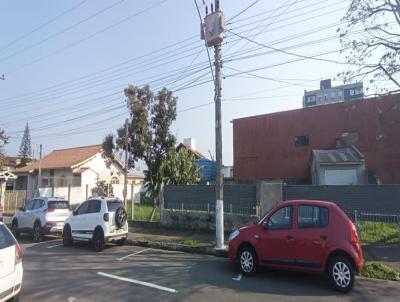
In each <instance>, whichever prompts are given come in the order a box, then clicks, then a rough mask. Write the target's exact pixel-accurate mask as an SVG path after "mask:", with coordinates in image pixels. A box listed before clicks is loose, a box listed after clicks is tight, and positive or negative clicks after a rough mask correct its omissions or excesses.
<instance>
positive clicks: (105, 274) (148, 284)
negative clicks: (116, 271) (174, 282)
mask: <svg viewBox="0 0 400 302" xmlns="http://www.w3.org/2000/svg"><path fill="white" fill-rule="evenodd" d="M97 274H98V275H100V276H103V277H107V278H111V279H117V280H120V281H125V282H129V283H133V284H137V285H143V286H147V287H151V288H155V289H158V290H162V291H166V292H169V293H173V294H174V293H177V292H178V291H177V290H176V289H173V288H169V287H164V286H160V285H157V284H153V283H149V282H144V281H139V280H135V279H129V278H124V277H119V276H116V275H111V274H107V273H103V272H97Z"/></svg>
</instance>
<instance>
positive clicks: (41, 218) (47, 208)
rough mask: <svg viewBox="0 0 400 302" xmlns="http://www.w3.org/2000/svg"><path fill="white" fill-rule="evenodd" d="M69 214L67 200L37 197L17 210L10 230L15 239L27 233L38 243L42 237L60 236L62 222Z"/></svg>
mask: <svg viewBox="0 0 400 302" xmlns="http://www.w3.org/2000/svg"><path fill="white" fill-rule="evenodd" d="M70 214H71V210H70V207H69V202H68V200H65V199H60V198H54V197H37V198H34V199H32V200H30V201H28V202H27V203H26V204H25V206H24V207H21V208H19V211H18V212H17V213H16V214H15V215H14V217H13V218H12V222H11V230H12V232H13V234H14V236H15V237H17V238H18V237H19V235H20V233H29V234H32V236H33V240H35V241H40V240H41V239H42V236H43V235H47V234H57V233H58V234H61V233H62V229H63V226H64V220H65V219H66V218H67V217H68V216H69V215H70Z"/></svg>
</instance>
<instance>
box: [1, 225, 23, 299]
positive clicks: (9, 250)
mask: <svg viewBox="0 0 400 302" xmlns="http://www.w3.org/2000/svg"><path fill="white" fill-rule="evenodd" d="M22 275H23V268H22V250H21V247H20V246H19V244H18V242H17V240H15V238H14V237H13V235H12V234H11V232H10V231H9V230H8V229H7V227H6V226H5V225H4V224H3V223H2V222H0V302H3V301H9V302H10V301H12V302H17V301H18V298H19V292H20V291H21V285H22Z"/></svg>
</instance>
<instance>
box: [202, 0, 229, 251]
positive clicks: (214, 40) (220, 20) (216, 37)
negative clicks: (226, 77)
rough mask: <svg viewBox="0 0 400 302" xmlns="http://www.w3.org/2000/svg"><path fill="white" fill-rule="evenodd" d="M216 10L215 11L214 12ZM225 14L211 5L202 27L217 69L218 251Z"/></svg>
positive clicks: (219, 244) (220, 242)
mask: <svg viewBox="0 0 400 302" xmlns="http://www.w3.org/2000/svg"><path fill="white" fill-rule="evenodd" d="M214 8H215V10H214ZM224 23H225V20H224V14H223V13H222V11H221V10H220V6H219V0H215V2H214V6H213V4H211V13H210V14H208V7H206V17H205V19H204V24H203V25H202V38H204V39H205V40H206V45H207V46H208V47H214V60H215V62H214V68H215V82H214V88H215V94H214V101H215V157H216V161H217V171H216V172H217V173H216V174H217V175H216V188H215V191H216V203H215V224H216V225H215V237H216V238H215V239H216V240H215V243H216V246H215V248H216V249H223V248H224V184H223V182H224V176H223V174H222V114H221V97H222V95H221V92H222V76H221V70H222V58H221V44H222V41H223V33H224V27H225V24H224Z"/></svg>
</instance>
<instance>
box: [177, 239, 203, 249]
mask: <svg viewBox="0 0 400 302" xmlns="http://www.w3.org/2000/svg"><path fill="white" fill-rule="evenodd" d="M181 243H182V244H184V245H188V246H191V247H195V246H197V245H198V244H199V242H198V241H197V240H194V239H185V240H183V241H182V242H181Z"/></svg>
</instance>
